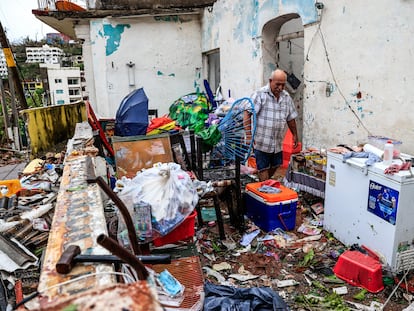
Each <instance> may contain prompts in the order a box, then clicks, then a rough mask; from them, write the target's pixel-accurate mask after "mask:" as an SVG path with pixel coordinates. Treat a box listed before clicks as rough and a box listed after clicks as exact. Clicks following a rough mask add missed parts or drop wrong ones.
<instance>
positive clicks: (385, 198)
mask: <svg viewBox="0 0 414 311" xmlns="http://www.w3.org/2000/svg"><path fill="white" fill-rule="evenodd" d="M397 208H398V191H396V190H394V189H391V188H388V187H386V186H383V185H381V184H379V183H377V182H375V181H372V180H370V181H369V193H368V211H370V212H371V213H374V214H375V215H377V216H379V217H381V218H382V219H384V220H386V221H388V222H389V223H390V224H393V225H395V221H396V219H397Z"/></svg>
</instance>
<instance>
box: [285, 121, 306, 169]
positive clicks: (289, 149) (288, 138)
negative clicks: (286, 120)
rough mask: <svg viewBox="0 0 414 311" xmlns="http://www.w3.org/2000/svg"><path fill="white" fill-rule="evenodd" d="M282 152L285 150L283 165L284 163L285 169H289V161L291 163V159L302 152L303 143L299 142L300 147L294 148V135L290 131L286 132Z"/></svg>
mask: <svg viewBox="0 0 414 311" xmlns="http://www.w3.org/2000/svg"><path fill="white" fill-rule="evenodd" d="M282 150H283V163H282V167H283V168H287V167H288V166H289V161H290V157H291V156H292V154H296V153H299V152H301V151H302V143H301V142H298V145H297V147H296V148H294V147H293V134H292V132H291V131H290V130H289V129H288V130H287V131H286V135H285V138H284V139H283V144H282Z"/></svg>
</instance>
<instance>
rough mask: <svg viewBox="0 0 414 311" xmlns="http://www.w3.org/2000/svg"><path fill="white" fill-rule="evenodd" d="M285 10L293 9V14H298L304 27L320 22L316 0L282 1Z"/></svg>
mask: <svg viewBox="0 0 414 311" xmlns="http://www.w3.org/2000/svg"><path fill="white" fill-rule="evenodd" d="M281 1H282V5H283V7H284V10H285V11H286V9H288V8H289V9H291V10H292V13H293V12H294V13H298V14H299V15H300V17H301V18H302V22H303V25H307V24H310V23H314V22H316V21H318V12H317V10H316V8H315V1H314V0H294V1H293V0H281Z"/></svg>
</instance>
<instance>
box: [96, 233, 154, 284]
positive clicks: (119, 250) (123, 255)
mask: <svg viewBox="0 0 414 311" xmlns="http://www.w3.org/2000/svg"><path fill="white" fill-rule="evenodd" d="M96 241H97V242H98V244H99V245H101V246H103V247H105V248H106V249H107V250H108V251H110V252H111V253H112V254H113V255H115V256H117V257H119V258H120V259H121V260H123V261H124V262H126V263H127V264H129V265H130V266H131V267H132V268H134V270H135V271H136V272H137V276H138V279H139V280H146V279H147V278H148V275H149V274H148V271H147V269H146V268H145V266H144V265H143V264H142V262H141V261H140V260H139V259H138V258H137V257H135V256H134V255H133V254H132V253H130V252H129V251H128V250H126V249H125V248H124V247H122V246H121V245H119V244H118V242H116V241H115V240H114V239H111V238H110V237H108V236H106V235H105V234H100V235H99V236H98V238H97V239H96Z"/></svg>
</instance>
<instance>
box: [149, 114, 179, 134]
mask: <svg viewBox="0 0 414 311" xmlns="http://www.w3.org/2000/svg"><path fill="white" fill-rule="evenodd" d="M173 121H174V120H173V119H170V118H169V117H159V118H154V119H152V120H151V123H150V124H149V125H148V127H147V133H148V132H151V131H152V130H155V129H157V128H159V127H161V126H163V125H165V124H168V123H171V122H173Z"/></svg>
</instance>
